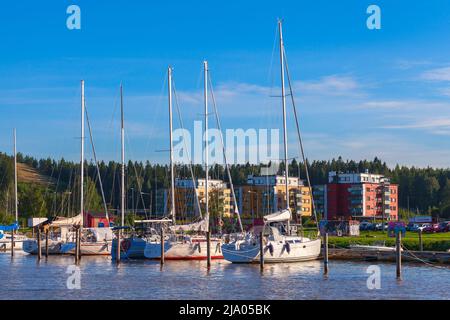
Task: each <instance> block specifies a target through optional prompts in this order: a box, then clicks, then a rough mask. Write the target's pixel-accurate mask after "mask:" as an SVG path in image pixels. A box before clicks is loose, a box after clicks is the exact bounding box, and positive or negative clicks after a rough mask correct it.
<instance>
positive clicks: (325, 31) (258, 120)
mask: <svg viewBox="0 0 450 320" xmlns="http://www.w3.org/2000/svg"><path fill="white" fill-rule="evenodd" d="M71 4H77V5H79V6H80V8H81V19H82V20H81V30H68V29H67V28H66V18H67V16H68V15H67V14H66V8H67V7H68V6H69V5H71ZM370 4H377V5H378V6H379V7H380V8H381V30H368V29H367V27H366V19H367V17H368V14H366V8H367V7H368V6H369V5H370ZM278 17H283V19H284V37H285V45H286V50H287V55H288V59H289V66H290V71H291V74H292V77H293V81H294V87H295V95H296V99H297V104H298V108H299V112H300V115H301V125H302V132H303V134H304V140H305V145H306V152H307V156H308V157H309V158H312V159H331V158H333V157H337V156H339V155H341V156H343V157H344V158H345V159H347V158H348V159H355V160H359V159H363V158H373V157H375V156H379V157H381V158H382V159H383V160H385V161H387V162H388V163H389V164H390V165H395V164H396V163H399V164H406V165H416V166H427V165H431V166H438V167H450V160H449V159H450V139H449V136H450V58H449V57H450V54H449V53H450V41H448V39H449V35H450V2H448V1H445V0H442V1H438V0H431V1H427V2H419V1H379V0H373V1H363V0H347V1H325V0H319V1H299V0H297V1H233V0H230V1H166V2H164V3H163V2H156V1H113V2H112V1H101V0H97V1H87V0H73V1H63V0H60V1H20V0H19V1H14V2H9V3H4V4H2V6H1V9H0V38H1V45H0V49H1V50H0V150H1V151H5V152H8V153H10V152H11V149H12V144H11V135H12V128H14V127H16V128H17V131H18V149H19V151H21V152H23V153H25V154H30V155H34V156H36V157H47V156H51V157H57V158H59V157H65V158H67V159H74V160H75V159H78V157H79V154H78V152H79V151H78V150H79V146H78V144H79V140H78V139H77V137H79V135H80V134H79V81H80V79H85V81H86V104H87V106H88V109H89V112H90V114H91V121H92V125H93V130H94V139H95V141H96V148H97V153H98V156H99V158H101V159H106V160H109V159H115V160H117V159H119V157H120V153H119V131H118V116H119V113H118V109H117V108H118V86H119V84H120V82H123V85H124V93H125V97H124V99H125V116H126V126H127V158H129V159H134V160H147V159H148V160H150V161H160V162H163V161H166V158H167V154H165V153H161V152H157V150H160V149H166V145H167V130H168V129H167V110H166V109H167V108H166V88H165V87H164V86H165V75H166V69H167V66H168V65H172V66H173V67H174V77H175V83H176V87H177V92H178V95H179V97H180V107H181V109H182V113H183V120H184V122H185V125H186V127H187V128H188V129H192V127H193V121H194V120H200V118H201V113H202V99H201V93H202V92H201V90H202V78H201V68H202V61H203V60H204V59H207V60H208V61H209V64H210V68H211V76H212V79H213V84H214V88H215V92H216V98H217V103H218V107H219V112H220V114H221V120H222V126H223V127H224V128H243V129H248V128H256V129H258V128H268V129H270V128H279V127H280V124H281V112H280V111H281V109H280V102H279V99H276V98H273V97H271V95H276V94H278V90H279V77H278V73H279V71H278V60H277V59H278V56H277V51H275V52H274V50H273V49H274V39H275V30H276V19H277V18H278ZM275 50H277V47H275ZM289 129H290V131H289V132H290V135H289V145H290V146H291V148H290V152H289V153H290V156H297V150H296V137H295V131H294V123H293V121H292V116H290V117H289ZM88 147H89V146H88ZM89 157H91V155H90V153H88V155H87V158H88V159H89Z"/></svg>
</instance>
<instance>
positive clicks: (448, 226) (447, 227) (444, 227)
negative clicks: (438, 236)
mask: <svg viewBox="0 0 450 320" xmlns="http://www.w3.org/2000/svg"><path fill="white" fill-rule="evenodd" d="M449 231H450V221H445V222H441V223H439V232H449Z"/></svg>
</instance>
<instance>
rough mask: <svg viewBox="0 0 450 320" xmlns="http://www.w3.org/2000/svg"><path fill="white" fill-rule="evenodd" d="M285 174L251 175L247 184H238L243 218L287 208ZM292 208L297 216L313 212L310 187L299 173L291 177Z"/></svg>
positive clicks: (237, 194)
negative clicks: (297, 176)
mask: <svg viewBox="0 0 450 320" xmlns="http://www.w3.org/2000/svg"><path fill="white" fill-rule="evenodd" d="M285 190H286V187H285V177H284V176H275V175H273V176H248V179H247V184H246V185H244V186H239V187H237V188H236V198H237V203H238V208H239V212H240V214H241V215H242V217H244V218H262V217H263V216H264V215H267V214H270V213H273V212H275V211H278V210H282V209H285V208H286V192H285ZM288 191H289V208H290V209H291V212H292V213H293V214H294V216H293V217H294V218H297V217H299V216H311V214H312V203H311V194H310V191H309V187H307V186H305V185H303V181H302V180H301V179H299V178H296V177H289V180H288Z"/></svg>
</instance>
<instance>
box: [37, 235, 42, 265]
mask: <svg viewBox="0 0 450 320" xmlns="http://www.w3.org/2000/svg"><path fill="white" fill-rule="evenodd" d="M41 256H42V252H41V227H40V226H38V227H37V258H38V261H39V260H41Z"/></svg>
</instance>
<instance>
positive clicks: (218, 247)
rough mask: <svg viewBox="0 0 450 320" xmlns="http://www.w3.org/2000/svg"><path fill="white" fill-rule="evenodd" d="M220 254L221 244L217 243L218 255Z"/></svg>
mask: <svg viewBox="0 0 450 320" xmlns="http://www.w3.org/2000/svg"><path fill="white" fill-rule="evenodd" d="M217 252H219V253H220V243H217V245H216V253H217Z"/></svg>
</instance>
